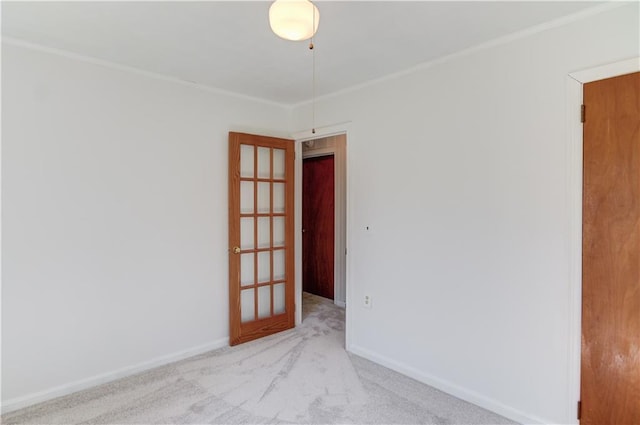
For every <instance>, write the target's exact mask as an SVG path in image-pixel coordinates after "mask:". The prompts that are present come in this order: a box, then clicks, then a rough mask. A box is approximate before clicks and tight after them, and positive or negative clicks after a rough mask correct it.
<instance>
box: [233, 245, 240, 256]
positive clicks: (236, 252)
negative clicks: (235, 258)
mask: <svg viewBox="0 0 640 425" xmlns="http://www.w3.org/2000/svg"><path fill="white" fill-rule="evenodd" d="M233 253H234V254H240V247H239V246H234V247H233Z"/></svg>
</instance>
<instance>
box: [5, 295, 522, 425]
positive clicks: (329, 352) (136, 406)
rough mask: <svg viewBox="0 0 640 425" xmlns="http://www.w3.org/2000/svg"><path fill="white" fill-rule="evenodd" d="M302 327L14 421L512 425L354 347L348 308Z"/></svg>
mask: <svg viewBox="0 0 640 425" xmlns="http://www.w3.org/2000/svg"><path fill="white" fill-rule="evenodd" d="M303 311H304V313H305V317H304V320H303V324H302V326H300V327H298V328H296V329H293V330H290V331H286V332H282V333H280V334H277V335H272V336H270V337H267V338H263V339H261V340H259V341H254V342H250V343H247V344H243V345H240V346H237V347H233V348H225V349H221V350H216V351H212V352H210V353H206V354H203V355H200V356H197V357H192V358H190V359H186V360H183V361H180V362H177V363H173V364H170V365H167V366H163V367H160V368H157V369H153V370H151V371H148V372H144V373H141V374H138V375H134V376H131V377H128V378H124V379H121V380H118V381H115V382H112V383H109V384H105V385H101V386H98V387H95V388H92V389H88V390H85V391H81V392H78V393H75V394H72V395H69V396H66V397H61V398H58V399H55V400H51V401H49V402H45V403H41V404H38V405H35V406H32V407H28V408H26V409H22V410H18V411H16V412H12V413H9V414H6V415H3V417H2V423H4V424H32V423H33V424H35V423H38V424H63V423H64V424H81V423H82V424H84V423H86V424H134V423H135V424H152V423H153V424H196V423H210V424H240V423H252V424H253V423H255V424H277V423H327V424H329V423H331V424H335V423H358V424H374V423H375V424H382V423H385V424H386V423H402V424H418V423H420V424H463V423H464V424H507V423H512V422H510V421H508V420H507V419H505V418H503V417H501V416H498V415H495V414H493V413H491V412H488V411H486V410H484V409H481V408H479V407H477V406H474V405H472V404H469V403H466V402H464V401H462V400H459V399H457V398H455V397H451V396H449V395H446V394H444V393H442V392H440V391H438V390H435V389H433V388H431V387H429V386H426V385H423V384H421V383H419V382H417V381H415V380H413V379H410V378H407V377H405V376H402V375H400V374H398V373H395V372H393V371H391V370H389V369H386V368H384V367H382V366H379V365H377V364H374V363H372V362H369V361H367V360H364V359H362V358H360V357H357V356H353V355H349V354H348V353H347V352H346V351H345V350H344V309H341V308H339V307H336V306H335V305H334V304H333V303H331V302H330V301H328V300H325V299H323V298H320V297H316V296H314V295H310V294H304V307H303Z"/></svg>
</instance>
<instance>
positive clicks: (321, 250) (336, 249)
mask: <svg viewBox="0 0 640 425" xmlns="http://www.w3.org/2000/svg"><path fill="white" fill-rule="evenodd" d="M301 147H302V149H301V157H302V161H301V162H302V164H301V167H300V168H299V169H298V170H300V171H301V174H302V176H301V180H300V181H301V187H302V196H301V204H302V208H301V210H302V212H301V239H302V241H301V245H299V246H301V248H302V253H301V254H302V255H301V280H302V285H301V289H302V291H301V292H303V294H302V297H301V301H302V315H301V320H304V318H305V317H306V316H307V313H309V312H310V311H309V310H312V309H313V308H315V306H317V304H318V302H324V303H326V302H329V303H333V304H335V305H336V306H338V307H342V308H345V307H346V135H345V134H339V135H334V136H328V137H321V138H317V139H313V140H307V141H305V142H302V144H301Z"/></svg>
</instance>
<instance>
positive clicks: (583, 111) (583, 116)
mask: <svg viewBox="0 0 640 425" xmlns="http://www.w3.org/2000/svg"><path fill="white" fill-rule="evenodd" d="M586 109H587V107H586V106H584V103H583V104H582V105H580V122H582V123H583V122H585V120H586Z"/></svg>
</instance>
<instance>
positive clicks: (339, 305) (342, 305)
mask: <svg viewBox="0 0 640 425" xmlns="http://www.w3.org/2000/svg"><path fill="white" fill-rule="evenodd" d="M333 303H334V304H335V305H337V306H338V307H342V308H346V307H347V303H346V302H344V301H338V300H334V301H333Z"/></svg>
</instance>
